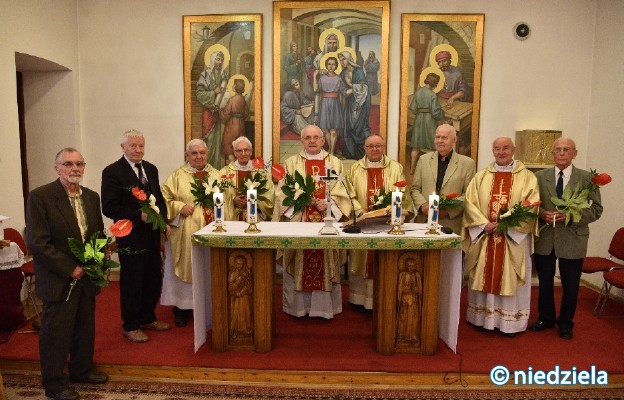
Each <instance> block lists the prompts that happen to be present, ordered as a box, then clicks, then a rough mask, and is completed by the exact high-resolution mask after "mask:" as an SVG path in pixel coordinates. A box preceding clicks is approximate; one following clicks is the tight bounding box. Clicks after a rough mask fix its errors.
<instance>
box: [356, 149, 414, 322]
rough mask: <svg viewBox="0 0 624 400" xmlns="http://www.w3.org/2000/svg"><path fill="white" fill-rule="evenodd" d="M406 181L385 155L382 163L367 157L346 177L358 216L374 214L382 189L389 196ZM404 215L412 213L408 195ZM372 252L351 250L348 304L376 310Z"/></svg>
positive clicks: (400, 166)
mask: <svg viewBox="0 0 624 400" xmlns="http://www.w3.org/2000/svg"><path fill="white" fill-rule="evenodd" d="M399 181H405V176H404V175H403V166H402V165H401V164H399V163H398V162H396V161H394V160H391V159H390V158H388V157H386V156H384V157H383V158H382V159H381V160H379V162H372V161H368V159H367V157H366V156H364V157H363V158H362V159H360V160H358V161H356V162H355V164H353V166H351V170H350V171H349V174H348V175H347V182H349V184H350V186H351V188H352V190H353V193H354V195H355V199H354V200H353V205H354V207H355V213H356V214H359V213H360V211H363V212H368V211H372V210H373V209H372V205H373V204H374V202H375V200H374V199H375V196H376V195H377V196H378V195H379V194H380V191H381V189H382V188H383V189H384V190H385V192H386V193H389V192H392V191H393V190H394V184H395V183H396V182H399ZM403 210H404V212H407V211H412V213H413V210H412V206H411V197H410V196H409V193H404V194H403ZM375 264H376V259H375V257H374V252H373V250H349V302H350V303H352V304H357V305H362V306H364V308H366V309H368V310H371V309H372V308H373V278H374V272H375V269H374V268H375V267H376V265H375Z"/></svg>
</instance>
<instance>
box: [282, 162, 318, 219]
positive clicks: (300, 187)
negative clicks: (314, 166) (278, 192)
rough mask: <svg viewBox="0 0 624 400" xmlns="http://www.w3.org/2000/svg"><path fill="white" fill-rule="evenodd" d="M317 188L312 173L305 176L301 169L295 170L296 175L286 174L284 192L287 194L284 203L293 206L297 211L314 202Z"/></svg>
mask: <svg viewBox="0 0 624 400" xmlns="http://www.w3.org/2000/svg"><path fill="white" fill-rule="evenodd" d="M315 190H316V183H315V182H314V179H312V177H311V176H310V175H306V176H305V178H304V177H303V175H301V174H300V173H299V171H295V175H294V176H293V175H290V174H286V176H285V177H284V185H283V186H282V192H284V195H286V198H285V199H284V205H285V206H293V207H294V210H295V212H297V211H301V210H303V209H304V208H305V207H306V206H308V205H310V204H312V196H313V194H314V191H315Z"/></svg>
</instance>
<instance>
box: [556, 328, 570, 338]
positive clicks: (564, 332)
mask: <svg viewBox="0 0 624 400" xmlns="http://www.w3.org/2000/svg"><path fill="white" fill-rule="evenodd" d="M559 337H560V338H561V339H566V340H570V339H572V338H573V337H574V334H573V333H572V328H563V329H559Z"/></svg>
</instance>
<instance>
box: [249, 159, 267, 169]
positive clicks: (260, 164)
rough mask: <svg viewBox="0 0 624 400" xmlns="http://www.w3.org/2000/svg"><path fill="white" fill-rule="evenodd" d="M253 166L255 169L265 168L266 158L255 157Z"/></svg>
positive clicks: (252, 162) (252, 161)
mask: <svg viewBox="0 0 624 400" xmlns="http://www.w3.org/2000/svg"><path fill="white" fill-rule="evenodd" d="M251 166H252V167H254V168H255V169H262V168H264V159H263V158H262V157H256V158H254V159H253V160H251Z"/></svg>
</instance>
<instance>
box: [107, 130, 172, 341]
mask: <svg viewBox="0 0 624 400" xmlns="http://www.w3.org/2000/svg"><path fill="white" fill-rule="evenodd" d="M121 150H122V151H123V153H124V155H123V156H122V157H121V158H120V159H119V160H117V161H116V162H114V163H112V164H110V165H109V166H107V167H106V168H104V171H102V210H103V211H104V215H106V216H107V217H108V218H111V219H113V220H115V221H118V220H120V219H129V220H131V221H132V226H133V228H132V232H131V233H130V234H129V235H128V236H126V237H123V238H119V239H118V245H119V247H121V248H128V249H131V250H134V251H138V252H140V253H138V254H120V255H119V262H120V264H121V273H120V282H119V283H120V285H119V286H120V295H121V301H120V302H121V318H122V319H123V334H124V336H125V337H127V338H128V339H129V340H130V341H132V342H137V343H144V342H147V341H148V340H149V336H147V334H145V332H143V330H146V329H147V330H154V331H165V330H168V329H170V328H171V326H170V325H169V324H168V323H165V322H162V321H158V320H157V319H156V314H155V312H154V310H155V309H156V304H157V303H158V298H159V297H160V289H161V285H162V272H161V258H160V235H161V232H160V231H159V230H158V229H154V227H153V226H152V224H151V223H146V221H147V214H146V213H145V212H142V211H141V209H140V205H139V203H138V201H137V199H136V198H135V197H134V196H133V194H132V192H131V188H133V187H137V188H139V189H142V190H144V191H145V192H146V193H147V195H148V196H149V195H150V194H151V195H154V197H155V199H156V206H157V207H158V209H159V212H160V213H161V214H162V216H163V217H164V218H165V220H166V216H167V208H166V205H165V200H164V199H163V197H162V193H161V191H160V183H159V181H158V169H157V168H156V166H154V165H153V164H150V163H148V162H147V161H144V160H143V155H144V153H145V138H144V137H143V134H142V133H141V132H139V131H136V130H129V131H127V132H126V133H124V135H123V137H122V142H121ZM168 232H169V227H168V226H167V233H168Z"/></svg>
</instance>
